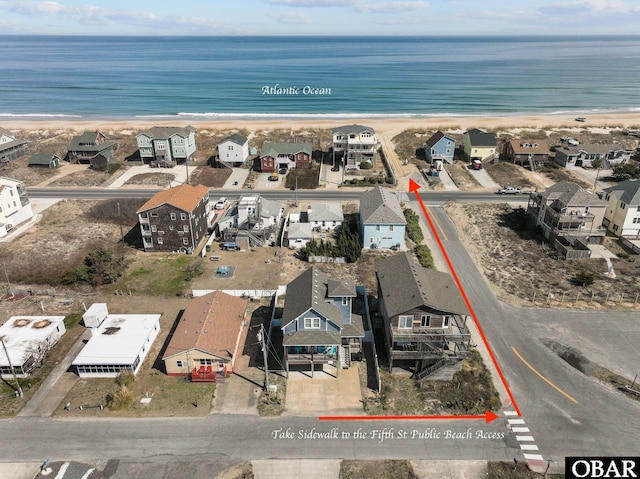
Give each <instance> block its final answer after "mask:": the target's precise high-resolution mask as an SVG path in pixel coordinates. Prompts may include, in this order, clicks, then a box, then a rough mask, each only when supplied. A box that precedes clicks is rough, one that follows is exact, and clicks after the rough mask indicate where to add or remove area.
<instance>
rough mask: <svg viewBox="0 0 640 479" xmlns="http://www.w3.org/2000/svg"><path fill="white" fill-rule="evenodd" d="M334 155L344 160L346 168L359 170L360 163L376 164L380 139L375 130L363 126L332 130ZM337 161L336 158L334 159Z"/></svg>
mask: <svg viewBox="0 0 640 479" xmlns="http://www.w3.org/2000/svg"><path fill="white" fill-rule="evenodd" d="M331 133H332V135H333V154H334V155H336V154H337V155H338V156H340V157H342V158H343V165H344V168H345V169H347V170H357V169H359V168H360V163H363V162H367V163H371V165H374V164H375V156H376V151H377V150H378V137H377V136H376V133H375V131H374V129H373V128H370V127H368V126H362V125H346V126H339V127H337V128H334V129H333V130H331ZM334 160H335V158H334Z"/></svg>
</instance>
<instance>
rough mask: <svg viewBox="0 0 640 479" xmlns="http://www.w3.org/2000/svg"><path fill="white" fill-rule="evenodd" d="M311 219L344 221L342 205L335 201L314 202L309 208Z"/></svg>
mask: <svg viewBox="0 0 640 479" xmlns="http://www.w3.org/2000/svg"><path fill="white" fill-rule="evenodd" d="M307 218H308V219H309V221H344V214H343V213H342V205H341V204H340V203H339V202H335V203H314V204H312V205H309V208H308V209H307Z"/></svg>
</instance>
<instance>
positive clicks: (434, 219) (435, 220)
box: [431, 214, 449, 241]
mask: <svg viewBox="0 0 640 479" xmlns="http://www.w3.org/2000/svg"><path fill="white" fill-rule="evenodd" d="M431 219H432V220H433V222H434V223H435V224H436V227H437V228H438V230H439V231H440V236H442V239H444V240H445V241H449V239H448V238H447V235H446V234H445V233H444V230H443V229H442V226H440V223H438V220H437V219H436V215H434V214H432V215H431Z"/></svg>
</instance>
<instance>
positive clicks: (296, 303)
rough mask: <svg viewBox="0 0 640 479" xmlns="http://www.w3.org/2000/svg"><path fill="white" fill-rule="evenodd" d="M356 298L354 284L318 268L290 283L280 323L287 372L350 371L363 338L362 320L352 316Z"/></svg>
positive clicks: (311, 269)
mask: <svg viewBox="0 0 640 479" xmlns="http://www.w3.org/2000/svg"><path fill="white" fill-rule="evenodd" d="M356 296H357V294H356V285H355V284H354V283H353V282H350V281H341V280H336V279H333V278H330V277H329V276H327V275H326V274H325V273H323V272H322V271H321V270H319V269H318V268H317V267H315V266H312V267H311V268H309V269H307V270H306V271H305V272H304V273H302V274H300V275H299V276H298V277H297V278H296V279H294V280H293V281H291V282H290V283H289V285H288V286H287V293H286V297H285V303H284V310H283V312H282V323H281V328H282V344H283V346H284V357H285V364H286V369H287V372H288V371H289V370H290V367H291V366H305V367H310V368H311V371H313V370H314V369H315V366H316V365H318V364H319V365H321V367H324V365H325V364H328V365H332V366H334V367H336V371H339V369H340V367H339V366H338V365H340V366H341V367H343V368H346V367H349V364H350V360H351V358H352V356H355V355H357V354H358V353H360V352H361V348H362V338H364V325H363V318H362V316H360V315H358V314H355V313H354V312H353V299H354V298H355V297H356Z"/></svg>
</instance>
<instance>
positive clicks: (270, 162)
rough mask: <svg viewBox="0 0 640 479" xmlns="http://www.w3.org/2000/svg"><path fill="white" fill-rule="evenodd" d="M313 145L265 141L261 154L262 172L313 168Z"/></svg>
mask: <svg viewBox="0 0 640 479" xmlns="http://www.w3.org/2000/svg"><path fill="white" fill-rule="evenodd" d="M312 155H313V147H312V145H311V143H273V142H270V141H265V142H264V144H263V145H262V152H261V153H260V171H262V172H263V173H273V172H274V171H280V170H281V169H285V170H290V169H292V168H311V163H312V162H311V160H312Z"/></svg>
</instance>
